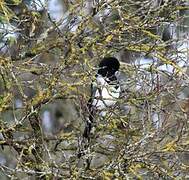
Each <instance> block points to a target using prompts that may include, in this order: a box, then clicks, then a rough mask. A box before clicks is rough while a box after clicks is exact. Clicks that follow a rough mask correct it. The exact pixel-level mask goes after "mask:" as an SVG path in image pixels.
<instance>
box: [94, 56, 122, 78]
mask: <svg viewBox="0 0 189 180" xmlns="http://www.w3.org/2000/svg"><path fill="white" fill-rule="evenodd" d="M119 66H120V63H119V61H118V60H117V59H116V58H114V57H105V58H104V59H102V61H101V62H100V64H99V70H98V74H100V75H101V76H103V77H108V78H110V79H111V78H113V77H115V72H116V71H118V70H119Z"/></svg>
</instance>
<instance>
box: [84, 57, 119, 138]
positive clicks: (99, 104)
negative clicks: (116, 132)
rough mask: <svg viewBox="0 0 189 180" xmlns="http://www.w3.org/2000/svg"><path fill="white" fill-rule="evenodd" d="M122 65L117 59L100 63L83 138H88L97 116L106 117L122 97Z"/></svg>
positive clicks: (105, 59)
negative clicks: (120, 78) (120, 77)
mask: <svg viewBox="0 0 189 180" xmlns="http://www.w3.org/2000/svg"><path fill="white" fill-rule="evenodd" d="M119 67H120V63H119V61H118V60H117V59H116V58H115V57H105V58H103V59H102V61H101V62H100V63H99V68H98V72H97V74H96V76H95V80H94V81H93V82H92V84H91V97H90V99H89V101H88V104H87V109H88V112H89V117H88V119H87V121H86V127H85V130H84V133H83V137H85V138H88V139H89V136H90V133H91V130H92V128H93V123H94V118H95V117H96V115H99V116H101V117H103V116H105V115H106V113H107V112H108V108H109V107H112V106H113V105H115V103H116V102H117V99H118V98H119V96H120V85H119V81H118V79H117V76H118V74H119Z"/></svg>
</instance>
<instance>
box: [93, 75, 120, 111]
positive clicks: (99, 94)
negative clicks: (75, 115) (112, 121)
mask: <svg viewBox="0 0 189 180" xmlns="http://www.w3.org/2000/svg"><path fill="white" fill-rule="evenodd" d="M119 96H120V87H118V88H117V89H116V88H115V85H114V86H113V85H109V84H108V83H107V82H106V81H105V80H104V78H103V77H98V78H97V90H96V92H95V95H94V100H93V102H92V105H93V106H95V107H96V108H97V109H98V110H103V109H105V108H107V107H110V106H113V105H115V103H116V101H117V98H119Z"/></svg>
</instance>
